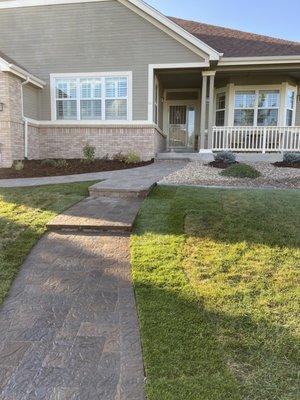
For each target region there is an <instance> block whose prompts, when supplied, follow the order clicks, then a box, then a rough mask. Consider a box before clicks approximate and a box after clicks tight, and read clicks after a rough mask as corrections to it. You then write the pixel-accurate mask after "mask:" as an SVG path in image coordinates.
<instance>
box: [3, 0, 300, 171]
mask: <svg viewBox="0 0 300 400" xmlns="http://www.w3.org/2000/svg"><path fill="white" fill-rule="evenodd" d="M0 27H1V28H0V29H1V34H0V51H1V53H0V165H1V166H2V167H9V166H11V164H12V162H13V161H14V160H19V159H24V158H29V159H44V158H79V157H81V156H82V148H83V147H84V145H85V144H86V143H89V144H91V145H93V146H95V148H96V155H97V157H103V156H105V155H107V154H108V155H110V156H111V155H113V154H115V153H118V152H120V151H121V152H123V153H126V152H128V151H131V150H133V151H135V152H136V153H138V154H139V155H140V156H141V157H142V159H144V160H147V159H151V158H153V157H155V156H156V154H158V153H161V152H163V151H168V150H172V151H187V152H199V153H200V155H201V154H205V153H211V152H213V151H219V150H222V149H232V150H233V151H236V152H253V153H266V154H268V153H270V152H282V151H296V150H298V151H299V150H300V103H299V99H300V96H299V95H298V87H299V82H300V43H296V42H290V41H286V40H281V39H275V38H271V37H266V36H261V35H255V34H250V33H245V32H241V31H237V30H232V29H225V28H221V27H217V26H211V25H206V24H202V23H198V22H193V21H185V20H182V19H178V18H170V17H166V16H164V15H162V14H161V13H159V12H158V11H156V10H155V9H153V8H152V7H150V6H148V5H147V4H146V3H144V2H142V1H141V0H22V1H21V0H5V1H1V2H0Z"/></svg>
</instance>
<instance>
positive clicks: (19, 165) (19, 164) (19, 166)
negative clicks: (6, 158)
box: [13, 160, 24, 171]
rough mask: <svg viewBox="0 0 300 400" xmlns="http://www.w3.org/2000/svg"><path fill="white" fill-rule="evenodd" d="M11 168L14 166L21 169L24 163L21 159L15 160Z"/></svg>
mask: <svg viewBox="0 0 300 400" xmlns="http://www.w3.org/2000/svg"><path fill="white" fill-rule="evenodd" d="M13 168H14V169H15V170H16V171H22V169H24V163H23V161H21V160H19V161H15V162H14V163H13Z"/></svg>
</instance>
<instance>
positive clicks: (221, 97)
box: [216, 92, 226, 126]
mask: <svg viewBox="0 0 300 400" xmlns="http://www.w3.org/2000/svg"><path fill="white" fill-rule="evenodd" d="M225 109H226V93H225V92H222V93H217V96H216V126H224V125H225Z"/></svg>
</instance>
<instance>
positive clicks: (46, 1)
mask: <svg viewBox="0 0 300 400" xmlns="http://www.w3.org/2000/svg"><path fill="white" fill-rule="evenodd" d="M105 1H109V0H4V1H3V0H2V1H0V10H1V9H9V8H12V9H16V8H24V7H38V6H47V5H66V4H83V3H92V2H98V3H99V2H105ZM116 1H119V2H120V3H122V4H123V5H125V6H126V7H128V8H130V9H131V10H132V11H133V12H135V13H137V14H139V15H140V16H142V17H143V18H145V19H146V20H148V21H149V22H150V23H152V24H154V25H155V26H157V27H158V28H159V29H162V30H163V31H164V32H166V33H167V34H168V35H170V36H172V37H174V38H175V39H176V40H177V41H178V42H180V43H181V44H183V45H184V46H187V47H188V48H190V49H191V50H192V51H194V52H196V53H197V54H199V55H200V56H202V57H203V58H205V59H206V60H207V61H209V60H219V58H220V53H218V51H216V50H215V49H213V48H212V47H210V46H209V45H207V44H206V43H204V42H203V41H202V40H200V39H199V38H197V37H195V36H194V35H193V34H191V33H189V32H188V31H186V30H185V29H183V28H182V27H181V26H180V25H178V24H176V23H175V22H173V21H172V20H170V19H169V18H167V17H166V16H165V15H163V14H161V13H160V12H159V11H157V10H156V9H154V8H153V7H151V6H149V5H148V4H146V3H145V2H144V1H142V0H116Z"/></svg>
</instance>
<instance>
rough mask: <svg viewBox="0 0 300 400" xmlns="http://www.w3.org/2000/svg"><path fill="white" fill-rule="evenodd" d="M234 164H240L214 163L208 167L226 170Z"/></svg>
mask: <svg viewBox="0 0 300 400" xmlns="http://www.w3.org/2000/svg"><path fill="white" fill-rule="evenodd" d="M233 164H238V162H235V163H232V164H226V163H224V162H223V161H212V162H210V163H209V164H208V165H210V166H211V167H214V168H219V169H226V168H228V167H229V166H230V165H233Z"/></svg>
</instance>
